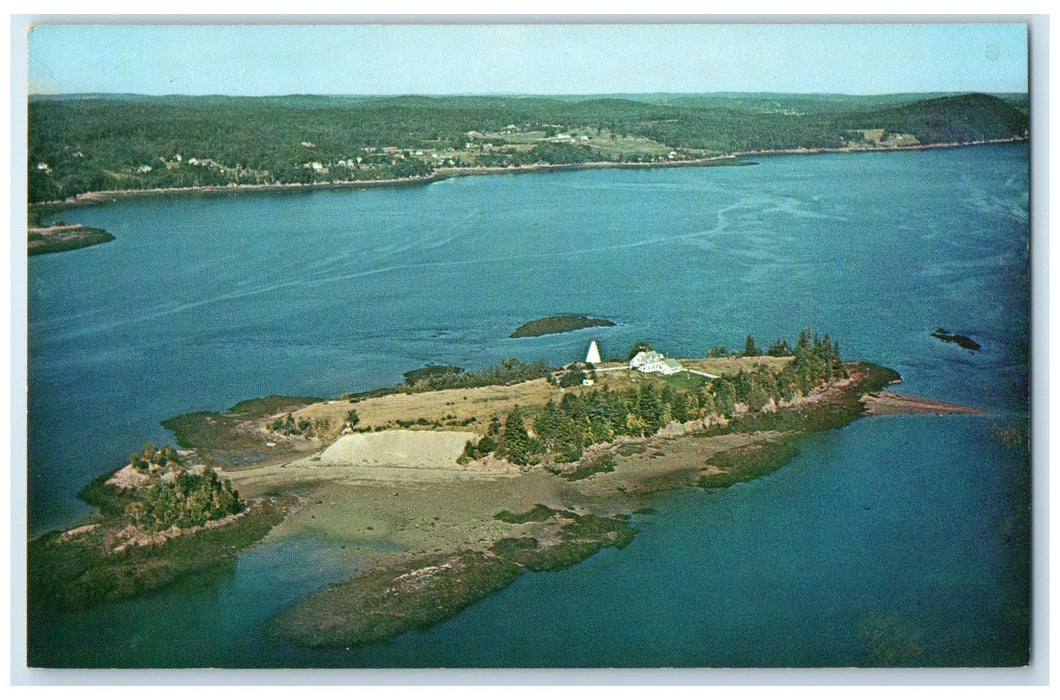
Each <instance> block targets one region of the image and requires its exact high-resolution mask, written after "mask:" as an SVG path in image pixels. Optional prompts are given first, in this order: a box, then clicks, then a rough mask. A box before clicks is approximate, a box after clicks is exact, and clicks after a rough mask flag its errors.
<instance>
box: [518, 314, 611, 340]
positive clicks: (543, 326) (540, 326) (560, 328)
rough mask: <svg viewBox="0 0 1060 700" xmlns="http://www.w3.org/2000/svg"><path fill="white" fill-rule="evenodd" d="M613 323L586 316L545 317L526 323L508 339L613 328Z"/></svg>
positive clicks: (604, 319)
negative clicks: (587, 329) (582, 329)
mask: <svg viewBox="0 0 1060 700" xmlns="http://www.w3.org/2000/svg"><path fill="white" fill-rule="evenodd" d="M613 325H615V323H614V321H608V320H607V319H606V318H589V317H588V316H546V317H545V318H539V319H537V320H534V321H528V322H526V323H524V324H523V325H521V326H519V327H518V328H516V329H515V332H513V333H512V334H511V335H510V336H508V337H509V338H533V337H535V336H538V335H548V334H550V333H566V332H568V331H576V330H579V329H581V328H592V327H594V326H613Z"/></svg>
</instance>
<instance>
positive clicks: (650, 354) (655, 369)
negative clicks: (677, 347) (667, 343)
mask: <svg viewBox="0 0 1060 700" xmlns="http://www.w3.org/2000/svg"><path fill="white" fill-rule="evenodd" d="M629 368H630V369H635V370H637V371H638V372H643V373H645V374H663V375H671V374H677V373H678V372H683V371H685V368H684V367H682V366H681V363H680V362H678V361H677V360H674V359H672V358H669V357H666V356H664V355H663V354H662V353H661V352H655V351H654V350H642V351H641V352H638V353H637V354H636V355H634V356H633V359H631V360H630V361H629Z"/></svg>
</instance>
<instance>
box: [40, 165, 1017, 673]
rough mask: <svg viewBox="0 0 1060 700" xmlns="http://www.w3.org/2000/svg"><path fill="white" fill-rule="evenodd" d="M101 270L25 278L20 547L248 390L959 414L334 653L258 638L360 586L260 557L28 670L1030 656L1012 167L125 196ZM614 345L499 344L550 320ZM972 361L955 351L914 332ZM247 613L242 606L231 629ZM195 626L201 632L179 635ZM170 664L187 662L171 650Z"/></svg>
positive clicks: (783, 168)
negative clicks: (414, 372)
mask: <svg viewBox="0 0 1060 700" xmlns="http://www.w3.org/2000/svg"><path fill="white" fill-rule="evenodd" d="M62 216H63V218H64V219H66V220H68V221H76V222H81V223H85V224H90V225H98V226H101V227H103V228H106V229H107V230H109V231H111V232H113V233H114V234H115V235H116V236H117V240H116V241H115V242H114V243H111V244H108V245H105V246H98V247H95V248H89V249H85V250H82V251H76V252H72V253H65V254H62V255H55V256H42V257H36V258H34V259H33V260H31V261H30V267H29V303H30V325H29V359H30V375H29V380H30V396H29V408H30V412H29V429H30V434H29V453H30V458H29V473H28V476H29V479H28V481H29V484H28V485H29V526H30V530H31V532H39V531H41V530H44V529H49V528H53V527H60V526H63V525H66V524H68V523H70V522H72V521H73V520H75V519H76V518H77V517H79V516H80V515H82V514H84V513H86V512H87V508H86V507H85V506H84V505H83V504H80V503H79V502H78V501H77V500H76V492H77V490H78V489H79V488H81V487H82V486H83V485H84V484H85V483H86V482H87V481H88V480H89V479H90V478H92V477H93V476H95V475H97V474H99V473H103V472H105V471H109V470H110V469H113V468H114V467H115V466H117V465H118V464H119V463H120V462H121V460H122V459H123V458H124V457H125V456H127V455H128V454H129V453H130V452H131V451H133V450H134V449H136V448H137V447H138V446H139V445H142V443H143V442H144V441H145V440H147V439H152V440H154V441H155V442H156V443H161V442H165V441H167V440H171V439H172V438H171V436H169V435H168V434H167V433H166V431H164V430H163V429H162V428H161V427H160V426H159V425H158V422H159V421H160V420H162V419H164V418H166V417H169V416H171V415H174V414H176V413H181V412H185V411H190V410H202V409H222V408H225V407H227V406H229V405H231V404H233V403H235V402H236V401H239V400H241V399H244V398H248V397H252V396H260V395H265V394H268V393H289V394H313V395H322V396H327V395H337V394H340V393H342V392H345V391H357V390H363V389H367V388H372V387H375V386H380V385H386V384H393V383H395V382H396V381H398V380H399V379H400V375H401V373H402V372H404V371H407V370H408V369H412V368H414V367H418V366H421V365H423V364H425V363H427V362H452V363H454V364H457V365H460V366H464V367H481V366H485V365H488V364H492V363H494V362H496V361H498V360H499V359H501V358H503V357H507V356H512V355H515V356H518V357H520V358H522V359H525V360H532V359H537V358H539V357H543V358H545V359H547V360H549V361H550V362H554V363H562V362H567V361H570V360H571V359H574V358H575V357H577V356H579V355H581V354H583V353H584V348H585V347H586V346H587V345H588V342H589V340H590V339H591V338H595V339H597V340H598V342H599V343H600V346H601V350H602V352H603V354H604V356H605V357H606V356H609V355H611V354H621V353H623V352H625V351H626V349H627V348H628V347H629V346H631V345H632V344H633V343H634V342H636V341H638V340H649V341H651V342H652V343H653V344H654V345H657V346H658V347H660V348H661V349H663V350H665V351H667V352H668V353H670V354H674V355H689V354H700V353H702V352H703V351H704V350H705V349H706V348H707V347H709V346H712V345H715V344H718V343H724V344H727V345H730V346H740V345H742V341H743V338H744V336H745V335H746V333H748V332H751V333H753V334H754V335H755V337H756V338H757V339H758V340H759V342H760V343H761V344H766V343H768V342H770V341H771V340H772V339H774V338H776V337H778V336H785V337H789V338H794V336H795V335H797V333H798V331H799V329H800V328H802V327H805V326H807V325H813V327H814V328H815V329H818V330H820V331H821V332H825V331H827V332H828V333H830V334H831V336H832V337H833V338H836V339H838V340H839V342H840V344H841V347H842V351H843V354H844V356H846V357H850V358H859V359H869V360H873V361H876V362H879V363H881V364H885V365H888V366H890V367H893V368H895V369H897V370H898V371H899V372H900V373H901V374H902V375H903V377H904V378H905V383H904V384H903V386H902V387H901V390H903V391H906V392H908V393H911V394H917V395H924V396H929V397H931V398H937V399H942V400H948V401H957V402H963V403H968V404H972V405H976V406H981V407H983V408H987V409H989V410H990V411H991V412H992V414H991V415H990V416H980V417H959V418H958V417H949V418H941V417H933V416H918V417H901V418H874V419H868V420H863V421H860V422H858V423H856V424H854V425H852V426H850V427H848V428H845V429H843V430H841V431H838V432H835V433H829V434H826V435H822V436H818V437H816V438H814V439H812V440H810V441H808V442H807V443H806V444H804V445H803V446H802V449H801V455H800V457H799V458H797V459H796V460H795V461H794V462H793V463H792V464H790V465H789V466H788V467H786V468H784V469H783V470H781V471H779V472H777V473H775V474H773V475H771V476H770V477H767V478H765V479H761V480H759V481H756V482H752V483H750V484H744V485H740V486H737V487H734V488H732V489H728V490H726V491H722V492H716V493H713V492H698V491H697V492H689V493H680V494H668V495H664V496H660V497H659V498H658V499H657V501H658V503H657V505H656V507H657V512H656V513H655V514H653V515H650V516H642V517H641V518H640V520H638V522H637V526H638V532H639V534H638V537H637V539H636V540H635V541H634V543H633V544H632V545H630V546H629V547H627V548H626V549H624V550H622V551H620V552H618V551H610V550H609V551H605V552H602V553H601V554H599V555H597V556H595V557H593V558H591V559H590V560H588V561H586V562H584V563H582V564H581V565H579V566H576V567H574V568H572V569H569V570H567V571H564V572H559V573H555V574H534V575H525V576H523V577H522V578H521V579H520V580H519V581H518V582H517V583H516V584H515V585H513V586H512V587H510V588H508V589H506V590H504V591H502V592H500V593H498V594H496V595H494V596H491V597H490V598H488V599H486V600H484V601H481V602H480V603H478V604H476V605H474V606H472V607H471V608H469V609H468V610H466V611H465V612H463V613H461V614H460V615H458V616H457V617H456V618H454V619H452V620H450V621H448V622H446V623H443V624H441V625H439V626H437V627H435V628H434V629H432V630H430V631H428V632H427V633H426V634H409V635H405V636H403V637H402V638H400V639H398V640H396V641H395V642H394V643H393V644H390V645H383V646H376V647H368V648H364V649H358V650H353V651H351V652H348V653H347V652H345V651H343V652H323V653H321V652H312V651H306V650H300V649H295V648H291V647H288V646H285V645H278V644H269V643H266V642H264V641H263V640H262V639H261V638H260V624H261V622H262V621H263V620H264V619H266V618H267V617H268V616H269V615H270V614H272V613H273V612H275V611H276V610H278V609H280V608H281V607H282V606H284V605H286V604H289V603H290V602H291V601H292V600H294V599H297V597H298V596H300V595H302V594H304V593H305V592H308V591H311V590H315V589H317V588H320V587H322V586H325V585H327V584H328V583H330V582H333V581H336V580H341V579H342V578H344V577H345V576H347V575H348V574H349V572H350V571H351V570H352V569H353V568H354V567H355V566H356V560H355V557H353V556H351V554H350V553H349V552H346V551H341V550H336V549H334V548H332V547H328V546H327V545H326V544H324V543H314V542H311V541H310V542H295V543H289V542H284V543H270V544H266V545H263V546H261V547H258V548H256V549H254V550H251V551H250V552H248V553H247V554H245V555H244V556H242V557H241V558H240V559H239V561H238V563H237V564H236V566H235V568H234V570H230V571H223V572H219V573H218V574H217V575H216V576H214V577H211V578H210V580H208V581H201V582H193V583H190V584H188V585H186V586H184V587H183V588H182V589H181V590H179V591H169V592H166V593H163V594H158V595H156V596H150V597H145V598H142V599H139V600H134V601H128V602H126V603H123V604H121V605H117V606H109V607H107V608H103V609H98V610H93V611H87V612H84V613H79V614H77V615H65V616H53V617H48V618H38V619H32V620H31V621H30V622H31V627H30V642H29V649H30V653H31V660H32V661H34V662H35V663H37V664H40V665H44V666H52V665H59V666H67V665H73V666H110V665H121V666H125V665H131V666H233V667H239V666H277V665H279V666H286V665H295V666H303V665H310V666H437V665H445V666H580V665H603V666H660V665H662V666H744V665H783V666H788V665H795V666H805V665H810V666H814V665H829V666H831V665H838V666H847V665H852V664H855V665H856V664H865V663H869V664H872V663H887V662H890V663H910V664H927V665H967V664H972V665H979V664H1010V663H1017V662H1019V661H1020V660H1021V659H1022V658H1025V655H1026V650H1027V632H1026V625H1025V616H1026V599H1027V579H1028V575H1029V573H1028V566H1027V549H1026V548H1027V543H1026V540H1025V536H1024V535H1023V534H1021V533H1025V527H1026V522H1027V519H1028V517H1029V516H1028V513H1027V509H1026V501H1025V493H1026V492H1025V485H1026V475H1027V472H1028V470H1029V464H1028V461H1029V460H1028V456H1027V451H1026V449H1025V448H1019V447H1007V446H1005V445H1003V444H1002V443H1000V442H999V441H998V440H997V439H996V437H995V435H996V430H997V428H998V427H999V426H1005V425H1011V424H1014V423H1016V422H1019V421H1021V420H1025V417H1026V411H1027V393H1026V392H1027V389H1026V382H1027V374H1028V366H1027V355H1026V353H1027V345H1028V342H1027V341H1028V337H1029V336H1028V303H1029V302H1028V297H1029V289H1028V280H1027V273H1028V261H1027V243H1028V222H1027V152H1026V149H1025V148H1024V147H1023V146H1005V147H983V148H976V149H961V150H948V151H935V152H922V153H879V154H863V155H856V156H853V155H821V156H814V157H775V158H767V159H762V160H761V161H760V163H759V164H758V165H756V166H753V167H745V168H713V169H712V168H700V169H674V170H641V171H582V172H564V173H549V174H541V175H533V176H498V177H481V178H465V179H458V180H449V181H445V182H441V183H436V184H433V185H430V186H427V187H422V188H412V189H395V190H366V191H347V192H338V191H331V192H314V193H304V194H297V195H276V194H269V195H241V196H231V197H227V196H225V197H201V198H172V199H150V200H148V199H145V200H140V201H127V202H122V203H115V204H112V205H105V206H100V207H95V208H91V209H79V210H71V211H67V212H64V213H63V215H62ZM568 312H569V313H587V314H592V315H599V316H604V317H607V318H611V319H613V320H614V321H616V323H617V324H618V325H617V326H616V327H614V328H604V329H591V330H585V331H579V332H576V333H572V334H567V335H561V336H544V337H541V338H534V339H518V340H513V339H509V338H507V336H508V334H509V333H510V332H511V331H512V330H514V328H516V327H517V326H518V325H520V324H521V323H523V322H524V321H526V320H528V319H531V318H536V317H539V316H545V315H551V314H555V313H568ZM939 325H942V326H945V327H947V328H949V329H950V330H952V331H956V332H961V333H965V334H967V335H970V336H972V337H973V338H975V339H976V340H977V341H979V342H980V343H981V344H982V346H983V349H982V351H981V352H979V353H975V354H972V353H969V352H968V351H965V350H962V349H960V348H959V347H957V346H956V345H947V344H943V343H940V342H939V341H937V340H935V339H933V338H931V337H930V332H931V331H932V330H934V328H935V327H936V326H939ZM247 601H253V603H252V604H247ZM189 630H194V632H189ZM189 637H192V638H193V641H192V640H191V639H189Z"/></svg>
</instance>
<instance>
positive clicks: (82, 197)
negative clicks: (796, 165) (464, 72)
mask: <svg viewBox="0 0 1060 700" xmlns="http://www.w3.org/2000/svg"><path fill="white" fill-rule="evenodd" d="M1029 140H1030V139H1029V138H1016V137H1014V138H1008V139H986V140H982V141H967V142H947V143H931V144H919V145H916V146H880V147H873V148H850V147H845V148H844V147H838V148H829V147H820V148H808V147H799V148H788V149H775V150H759V151H737V152H734V153H729V154H723V155H717V156H707V157H704V158H695V159H690V160H682V161H662V162H655V163H617V162H613V161H591V162H587V163H535V164H533V165H514V166H507V167H493V166H484V167H471V168H467V167H465V168H457V167H445V168H438V169H437V170H435V171H434V172H433V173H432V174H430V175H426V176H419V175H416V176H411V177H407V178H389V179H382V180H340V181H335V182H312V183H301V182H288V183H271V184H253V185H241V184H235V183H232V184H228V185H208V186H199V187H160V188H149V189H137V190H98V191H94V192H83V193H81V194H79V195H76V196H74V197H68V198H66V199H57V200H48V201H44V202H33V203H31V204H29V208H30V209H31V210H36V209H40V208H45V207H57V206H58V207H64V208H70V207H82V206H92V205H94V204H99V203H102V202H115V201H119V200H124V199H131V198H138V197H165V196H173V195H178V196H179V195H205V196H210V195H218V194H242V193H256V192H307V191H315V190H353V189H367V188H375V187H417V186H421V185H429V184H431V183H434V182H441V181H443V180H448V179H451V178H456V177H469V176H478V175H521V174H529V173H543V172H553V171H567V170H603V169H612V168H613V169H629V170H639V169H654V168H695V167H719V166H720V167H724V166H749V165H755V163H753V162H741V161H740V159H741V158H756V157H768V156H786V155H819V154H822V153H850V154H857V153H883V152H894V151H929V150H939V149H949V148H972V147H977V146H995V145H1004V144H1013V143H1027V142H1028V141H1029Z"/></svg>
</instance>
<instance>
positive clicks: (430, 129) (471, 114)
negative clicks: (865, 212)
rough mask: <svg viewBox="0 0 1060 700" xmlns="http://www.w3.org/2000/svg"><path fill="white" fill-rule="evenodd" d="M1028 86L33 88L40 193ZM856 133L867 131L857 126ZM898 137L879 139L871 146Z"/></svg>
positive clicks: (692, 155) (760, 139) (688, 156)
mask: <svg viewBox="0 0 1060 700" xmlns="http://www.w3.org/2000/svg"><path fill="white" fill-rule="evenodd" d="M1026 105H1027V98H1026V95H1022V96H1021V95H1005V96H992V95H985V94H978V93H976V94H964V95H931V96H924V95H882V96H880V95H870V96H849V95H782V94H708V95H669V94H651V95H596V96H533V95H530V96H507V95H500V96H485V97H484V96H418V95H408V96H390V97H387V96H383V97H377V96H357V95H350V96H329V95H324V96H321V95H284V96H272V97H227V96H222V95H207V96H190V95H170V96H162V97H151V96H143V95H75V96H63V97H56V96H44V95H40V96H33V97H31V98H30V100H29V104H28V126H29V160H28V163H27V168H28V179H29V200H30V202H41V201H51V200H57V199H63V198H66V197H70V196H74V195H77V194H81V193H85V192H91V191H112V190H137V189H147V188H186V187H197V186H198V187H202V186H225V185H232V184H235V185H245V184H286V183H326V182H336V181H342V182H346V181H351V180H353V181H361V180H365V181H371V180H380V179H394V178H398V179H400V178H412V177H425V176H429V175H431V174H432V173H434V172H436V171H437V170H438V169H439V168H443V167H458V168H459V167H464V168H474V167H483V166H492V167H510V166H526V165H535V164H578V163H585V162H590V161H594V162H601V161H602V162H616V163H649V164H650V163H661V162H674V161H676V162H680V161H687V160H695V159H699V158H704V157H709V156H714V155H722V154H729V153H736V152H745V151H763V150H782V149H796V148H810V149H813V148H841V147H847V146H849V144H850V143H851V142H852V139H853V140H856V139H857V138H861V137H863V135H864V131H865V130H872V131H873V133H877V132H879V130H882V133H888V134H900V135H903V138H904V139H905V140H904V141H902V140H899V141H893V143H898V144H907V143H909V142H911V139H910V135H911V136H912V137H915V139H916V140H917V141H918V142H919V143H921V144H934V143H971V142H977V141H983V140H993V139H1007V138H1022V137H1025V136H1026V134H1027V129H1028V118H1027V114H1026ZM859 134H861V135H862V136H858V135H859ZM881 143H882V144H884V145H887V144H890V143H892V142H891V141H883V142H881V141H879V140H877V141H875V142H874V144H870V145H874V146H875V147H879V146H880V145H881Z"/></svg>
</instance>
